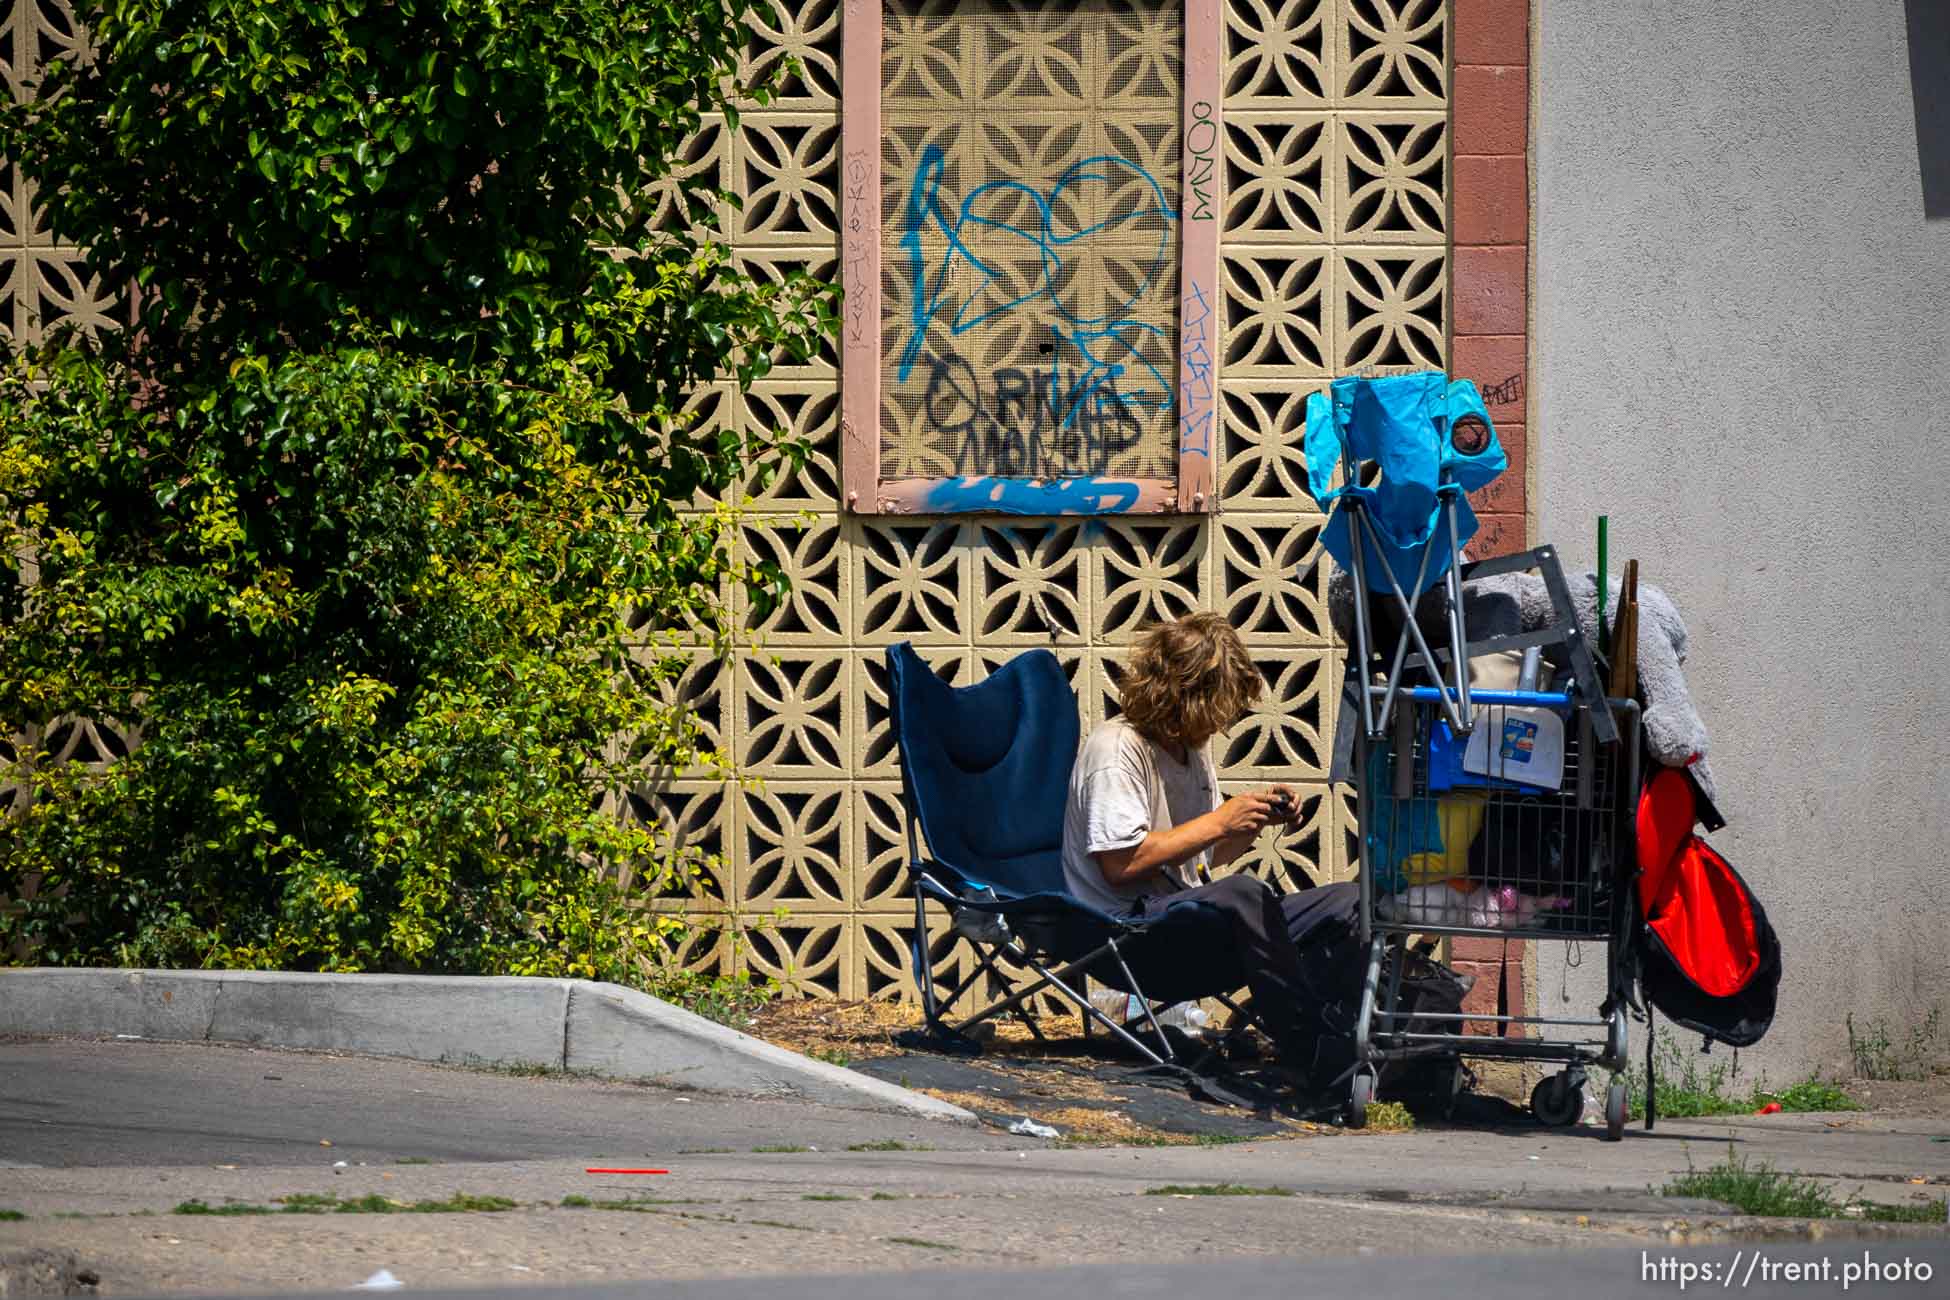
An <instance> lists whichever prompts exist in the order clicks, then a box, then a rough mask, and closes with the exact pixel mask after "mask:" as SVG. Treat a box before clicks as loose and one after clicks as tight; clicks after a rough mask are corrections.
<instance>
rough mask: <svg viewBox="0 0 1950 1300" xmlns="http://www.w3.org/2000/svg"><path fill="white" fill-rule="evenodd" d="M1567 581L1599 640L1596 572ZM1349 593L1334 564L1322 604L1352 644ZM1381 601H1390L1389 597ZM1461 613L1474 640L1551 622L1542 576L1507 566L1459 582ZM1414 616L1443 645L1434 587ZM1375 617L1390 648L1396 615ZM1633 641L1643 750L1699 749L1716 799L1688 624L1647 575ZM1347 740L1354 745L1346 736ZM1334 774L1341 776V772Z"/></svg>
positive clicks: (1375, 606)
mask: <svg viewBox="0 0 1950 1300" xmlns="http://www.w3.org/2000/svg"><path fill="white" fill-rule="evenodd" d="M1565 581H1566V584H1567V585H1568V586H1569V587H1570V591H1571V604H1572V607H1573V608H1574V609H1575V610H1576V613H1577V620H1578V626H1579V627H1580V628H1582V629H1583V631H1584V634H1585V637H1586V638H1587V639H1588V640H1590V641H1591V643H1592V644H1593V645H1596V644H1597V636H1598V595H1597V593H1598V576H1597V575H1596V574H1595V573H1575V574H1567V575H1566V577H1565ZM1610 586H1611V593H1610V599H1609V600H1608V602H1607V606H1606V607H1607V609H1608V610H1612V611H1615V610H1616V609H1617V608H1618V589H1619V581H1618V579H1616V578H1614V579H1613V580H1612V581H1611V584H1610ZM1353 595H1354V585H1353V582H1352V580H1351V579H1350V578H1349V577H1348V575H1347V574H1345V573H1343V572H1341V571H1339V570H1338V569H1337V570H1335V571H1334V572H1333V574H1332V575H1331V576H1330V577H1329V579H1328V583H1327V607H1328V614H1329V617H1330V618H1331V619H1332V620H1333V623H1334V628H1335V631H1336V632H1338V633H1339V635H1340V637H1341V640H1342V642H1343V643H1344V644H1352V642H1353V640H1354V605H1353ZM1385 603H1386V605H1388V606H1392V605H1393V598H1392V597H1391V598H1389V599H1388V601H1387V602H1385ZM1369 608H1370V609H1372V610H1375V611H1376V612H1377V613H1378V614H1380V615H1383V616H1385V614H1386V613H1387V609H1386V608H1384V602H1383V601H1382V600H1381V599H1379V598H1377V599H1376V600H1374V601H1373V602H1372V603H1371V604H1370V606H1369ZM1463 618H1464V620H1465V622H1466V624H1467V627H1468V631H1469V637H1470V639H1471V640H1480V639H1482V638H1484V637H1490V636H1508V635H1511V634H1513V633H1517V632H1529V631H1533V630H1535V629H1537V628H1540V627H1548V626H1549V625H1550V623H1551V621H1552V616H1551V603H1550V595H1549V593H1548V592H1546V591H1545V589H1544V580H1543V579H1542V578H1541V577H1539V576H1538V575H1536V574H1534V573H1507V574H1501V575H1499V576H1497V577H1494V578H1481V579H1478V580H1476V581H1474V582H1468V583H1465V584H1463ZM1416 622H1417V623H1419V624H1420V625H1421V627H1422V629H1423V632H1424V635H1426V636H1427V637H1428V638H1429V644H1430V645H1432V646H1435V647H1438V648H1440V647H1441V646H1444V645H1447V644H1448V633H1447V632H1446V630H1445V628H1444V622H1443V615H1442V599H1441V591H1440V589H1439V588H1438V589H1434V590H1431V591H1430V592H1429V593H1428V594H1427V595H1425V596H1424V597H1423V599H1422V602H1421V603H1420V604H1419V605H1418V606H1417V607H1416ZM1377 623H1379V624H1380V625H1381V627H1380V629H1379V630H1380V633H1381V638H1382V639H1381V640H1380V641H1379V644H1378V646H1377V648H1378V649H1383V650H1392V649H1393V647H1394V632H1393V630H1392V629H1393V627H1394V626H1396V621H1395V620H1391V619H1386V618H1385V617H1382V618H1378V619H1377ZM1638 643H1639V644H1638V658H1639V664H1638V668H1639V687H1640V691H1641V694H1642V696H1643V698H1644V701H1645V714H1644V722H1643V726H1644V731H1645V747H1646V751H1647V752H1648V753H1649V754H1651V755H1652V757H1653V758H1655V759H1657V760H1658V761H1659V762H1660V763H1663V764H1665V765H1666V766H1668V767H1684V766H1686V765H1687V763H1688V762H1689V761H1690V760H1692V759H1693V757H1694V756H1695V755H1698V760H1697V761H1696V762H1693V764H1692V766H1693V773H1694V775H1695V776H1696V777H1697V778H1698V780H1699V784H1700V788H1701V789H1702V790H1703V791H1704V792H1705V793H1706V795H1707V797H1708V798H1709V799H1710V798H1713V797H1714V789H1713V774H1712V772H1711V771H1710V770H1709V769H1708V767H1707V760H1706V753H1707V735H1706V723H1705V722H1704V721H1703V720H1702V719H1701V718H1700V715H1699V710H1698V709H1697V708H1695V707H1694V705H1693V697H1692V694H1691V693H1690V692H1689V691H1688V690H1687V689H1686V678H1685V675H1684V674H1683V673H1682V672H1681V671H1680V669H1681V667H1682V665H1684V664H1685V662H1686V623H1685V620H1684V619H1682V618H1680V616H1679V608H1678V606H1676V605H1674V604H1673V603H1672V599H1671V598H1670V597H1668V596H1667V595H1666V593H1665V592H1663V591H1661V590H1659V588H1657V587H1654V586H1652V585H1650V584H1649V583H1644V582H1641V583H1640V584H1639V635H1638ZM1348 699H1349V700H1351V701H1353V702H1354V707H1355V708H1356V709H1358V708H1359V697H1358V696H1355V695H1353V694H1352V693H1351V692H1350V694H1349V696H1348ZM1342 717H1343V725H1342V727H1341V728H1340V731H1341V732H1342V733H1343V734H1346V733H1348V732H1349V731H1350V730H1351V728H1349V727H1348V726H1347V725H1346V721H1347V708H1346V705H1345V703H1344V705H1343V709H1342ZM1355 725H1359V724H1358V723H1357V724H1355ZM1347 739H1348V742H1349V744H1351V743H1352V737H1351V735H1350V736H1348V737H1347ZM1341 748H1342V747H1341V745H1339V744H1337V745H1336V746H1335V749H1336V751H1337V753H1336V755H1335V758H1336V760H1337V761H1336V764H1335V766H1336V768H1337V769H1341V768H1342V767H1343V764H1342V763H1341V762H1340V761H1339V760H1340V759H1341V758H1342V755H1341V754H1340V753H1339V752H1338V751H1339V750H1340V749H1341ZM1336 779H1342V778H1341V777H1340V776H1339V775H1338V772H1337V777H1336Z"/></svg>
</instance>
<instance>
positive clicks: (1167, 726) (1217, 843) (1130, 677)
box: [1063, 613, 1360, 1085]
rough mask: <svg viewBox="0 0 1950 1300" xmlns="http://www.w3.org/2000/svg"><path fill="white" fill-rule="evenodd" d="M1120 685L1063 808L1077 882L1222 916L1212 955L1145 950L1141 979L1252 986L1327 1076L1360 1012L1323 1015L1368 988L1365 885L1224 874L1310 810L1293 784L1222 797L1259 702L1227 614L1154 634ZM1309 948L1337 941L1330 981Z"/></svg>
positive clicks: (1109, 898)
mask: <svg viewBox="0 0 1950 1300" xmlns="http://www.w3.org/2000/svg"><path fill="white" fill-rule="evenodd" d="M1121 686H1122V690H1121V697H1122V699H1121V708H1122V713H1121V716H1119V717H1116V718H1113V719H1111V720H1109V721H1107V722H1105V723H1104V724H1103V725H1101V726H1099V727H1096V728H1094V729H1093V730H1092V731H1091V733H1090V735H1089V737H1088V738H1087V739H1086V740H1085V741H1084V743H1083V748H1082V750H1081V751H1080V752H1079V753H1078V755H1077V760H1076V765H1075V767H1074V768H1072V770H1071V774H1070V789H1069V795H1068V798H1067V801H1066V803H1065V807H1064V814H1063V871H1064V877H1065V880H1066V883H1067V884H1068V886H1069V888H1070V891H1071V892H1072V893H1073V894H1075V895H1076V896H1077V897H1078V898H1080V899H1082V900H1083V901H1084V902H1087V903H1089V904H1091V905H1092V906H1094V907H1097V908H1098V909H1100V910H1102V911H1104V912H1107V913H1110V914H1112V915H1117V916H1152V915H1155V914H1157V913H1158V912H1160V911H1162V910H1163V909H1165V908H1168V907H1172V906H1176V905H1180V904H1183V903H1187V902H1198V903H1204V904H1207V905H1209V906H1211V907H1214V908H1217V909H1218V910H1219V911H1221V912H1223V913H1224V914H1225V916H1226V918H1227V920H1228V921H1229V922H1230V925H1229V927H1213V928H1212V931H1211V933H1212V939H1211V941H1210V943H1209V944H1207V945H1204V950H1203V951H1197V952H1192V951H1185V950H1184V948H1183V946H1182V945H1181V946H1180V947H1179V948H1178V949H1176V950H1174V951H1170V952H1158V951H1154V950H1152V949H1151V947H1150V946H1149V945H1146V944H1144V943H1143V942H1142V941H1139V942H1138V943H1136V944H1133V945H1132V946H1131V948H1130V950H1129V952H1128V953H1127V956H1126V959H1127V961H1128V962H1129V963H1130V966H1131V970H1132V973H1133V974H1134V975H1135V976H1136V977H1137V980H1138V982H1139V983H1140V984H1145V983H1148V982H1150V981H1151V980H1152V979H1154V978H1155V977H1157V976H1165V977H1166V978H1167V979H1168V981H1169V982H1172V983H1178V984H1182V983H1183V982H1184V980H1183V976H1184V972H1185V971H1186V970H1187V969H1188V968H1190V969H1195V970H1197V971H1199V972H1200V973H1201V974H1202V975H1203V974H1208V973H1209V975H1210V977H1211V978H1210V981H1209V987H1212V988H1218V987H1221V986H1223V987H1225V988H1228V989H1232V988H1237V987H1239V985H1241V984H1244V985H1246V986H1247V987H1248V988H1250V989H1251V991H1252V995H1253V1009H1254V1012H1255V1014H1256V1015H1257V1017H1258V1018H1259V1020H1260V1023H1261V1024H1262V1025H1263V1026H1264V1027H1265V1028H1266V1029H1267V1030H1268V1032H1269V1033H1270V1034H1271V1035H1272V1037H1273V1039H1274V1042H1275V1046H1276V1047H1277V1049H1278V1051H1279V1054H1280V1057H1281V1060H1282V1063H1283V1064H1285V1065H1287V1066H1289V1067H1290V1068H1293V1069H1295V1070H1298V1071H1301V1072H1303V1073H1305V1074H1307V1075H1309V1076H1310V1077H1311V1076H1315V1075H1317V1074H1318V1073H1319V1071H1320V1069H1321V1067H1322V1066H1323V1065H1324V1064H1325V1063H1326V1061H1328V1060H1330V1059H1332V1060H1339V1059H1341V1058H1343V1057H1347V1056H1348V1052H1350V1051H1351V1038H1350V1043H1349V1044H1347V1045H1341V1046H1342V1048H1343V1050H1339V1051H1328V1052H1323V1051H1322V1043H1321V1039H1322V1037H1323V1036H1325V1035H1334V1034H1339V1033H1341V1032H1342V1030H1341V1028H1340V1026H1339V1025H1338V1024H1337V1023H1336V1024H1330V1023H1329V1022H1330V1021H1333V1022H1338V1021H1342V1020H1347V1027H1348V1030H1349V1031H1350V1032H1351V1019H1349V1018H1348V1017H1349V1016H1351V1013H1352V1010H1353V1008H1351V1007H1348V1008H1345V1009H1344V1012H1345V1014H1326V1018H1325V1019H1324V1018H1323V1015H1324V1013H1331V1012H1333V1011H1339V1010H1343V1009H1340V1008H1338V1007H1335V1008H1328V1007H1324V1006H1323V1005H1322V1004H1323V1002H1334V1003H1338V1002H1340V1001H1342V1000H1344V992H1345V985H1346V981H1347V977H1348V976H1350V975H1351V977H1352V979H1353V981H1354V983H1355V985H1357V986H1358V984H1359V980H1360V966H1359V960H1358V959H1359V954H1358V952H1357V950H1356V949H1357V945H1356V943H1355V941H1354V938H1353V933H1352V927H1353V925H1354V923H1355V918H1356V908H1357V906H1358V902H1359V893H1358V887H1357V886H1355V885H1353V884H1337V885H1325V886H1319V887H1313V888H1307V889H1302V890H1300V891H1298V892H1296V893H1291V894H1284V895H1282V894H1281V893H1279V892H1277V891H1276V890H1274V889H1273V888H1272V887H1271V886H1270V885H1268V884H1267V883H1266V882H1265V881H1262V880H1260V879H1258V878H1257V877H1255V876H1252V875H1249V874H1246V873H1243V872H1240V873H1236V874H1233V875H1227V876H1223V877H1219V878H1217V879H1214V878H1213V875H1212V873H1213V872H1215V871H1218V870H1222V869H1223V868H1225V867H1227V866H1229V865H1230V864H1232V863H1233V862H1234V861H1235V860H1236V859H1237V858H1238V857H1239V856H1240V854H1242V853H1244V852H1245V851H1246V849H1247V848H1248V846H1250V845H1251V843H1252V841H1253V839H1254V837H1255V836H1257V835H1258V834H1259V832H1260V831H1261V830H1262V829H1264V828H1265V827H1267V826H1269V825H1276V824H1277V825H1284V826H1291V825H1293V824H1294V822H1295V821H1296V820H1297V816H1298V807H1299V801H1298V799H1297V797H1296V795H1295V792H1294V791H1293V789H1292V788H1291V787H1290V786H1286V785H1269V786H1266V787H1263V788H1261V789H1257V790H1249V791H1246V792H1244V793H1242V794H1236V795H1233V796H1232V797H1231V798H1229V799H1225V800H1221V799H1220V798H1219V782H1218V772H1217V770H1216V769H1215V768H1214V766H1213V762H1212V757H1211V754H1210V752H1209V748H1208V746H1209V742H1210V741H1211V740H1212V738H1213V737H1214V736H1216V735H1218V734H1219V733H1220V732H1222V731H1223V730H1225V729H1226V728H1227V727H1230V726H1231V725H1232V724H1233V723H1235V722H1237V721H1238V720H1239V719H1240V718H1241V717H1243V716H1244V715H1245V713H1246V711H1247V710H1248V709H1250V708H1251V707H1252V706H1253V704H1255V703H1256V702H1257V701H1258V700H1259V698H1260V696H1261V694H1262V692H1263V689H1264V688H1263V684H1262V682H1261V680H1260V675H1259V671H1258V669H1257V668H1255V667H1254V666H1253V663H1252V660H1251V659H1250V658H1248V657H1247V654H1246V647H1245V645H1244V644H1243V643H1242V642H1241V641H1240V639H1239V634H1238V633H1237V632H1236V631H1234V630H1233V628H1232V626H1231V625H1230V624H1229V623H1227V622H1226V621H1225V619H1223V618H1222V617H1220V616H1219V615H1217V614H1213V613H1197V614H1189V615H1186V616H1185V617H1183V618H1180V619H1177V620H1175V621H1173V622H1170V623H1164V624H1161V625H1158V626H1155V627H1153V628H1151V629H1149V630H1147V631H1146V632H1145V633H1144V634H1143V635H1142V636H1141V637H1140V638H1139V640H1138V642H1137V644H1136V645H1135V646H1134V647H1133V649H1132V653H1131V658H1130V664H1129V669H1128V671H1127V672H1126V673H1125V675H1124V677H1123V680H1122V683H1121ZM1302 878H1303V879H1304V878H1305V877H1304V873H1302ZM1303 944H1304V945H1308V946H1309V947H1310V949H1311V948H1316V947H1318V946H1320V945H1326V947H1327V948H1329V949H1332V951H1331V953H1329V954H1328V955H1329V959H1330V960H1329V966H1330V970H1331V974H1330V975H1329V976H1327V977H1325V982H1326V983H1328V984H1330V985H1332V987H1331V988H1322V987H1321V986H1322V984H1323V979H1324V977H1323V975H1322V973H1321V963H1320V962H1319V960H1317V958H1318V957H1319V956H1320V955H1321V954H1320V953H1319V952H1311V953H1310V956H1309V960H1307V961H1304V962H1303V960H1302V953H1301V946H1302V945H1303ZM1348 1059H1351V1057H1349V1058H1348ZM1315 1081H1316V1082H1318V1083H1320V1084H1322V1085H1324V1084H1326V1083H1327V1082H1329V1081H1330V1080H1328V1079H1316V1080H1315Z"/></svg>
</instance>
